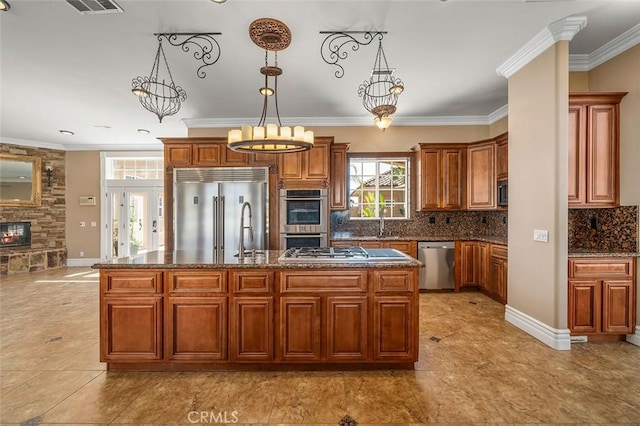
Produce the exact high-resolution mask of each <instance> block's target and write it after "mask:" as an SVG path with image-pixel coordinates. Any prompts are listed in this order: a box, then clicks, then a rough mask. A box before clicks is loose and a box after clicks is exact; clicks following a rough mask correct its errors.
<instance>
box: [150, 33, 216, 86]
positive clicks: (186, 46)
mask: <svg viewBox="0 0 640 426" xmlns="http://www.w3.org/2000/svg"><path fill="white" fill-rule="evenodd" d="M221 34H222V33H155V34H154V35H155V36H157V37H158V40H160V39H161V38H162V37H164V38H165V39H167V41H168V42H169V43H170V44H171V45H172V46H180V48H181V49H182V51H183V52H189V51H190V49H191V48H194V52H193V57H194V58H195V59H196V60H198V61H202V63H203V65H201V66H200V67H199V68H198V70H197V71H196V75H197V76H198V77H200V78H205V77H206V76H207V73H205V72H204V71H203V68H204V67H208V66H210V65H213V64H215V63H216V62H218V59H220V44H219V43H218V41H217V40H216V39H215V38H214V37H213V36H217V35H221ZM182 37H186V38H185V39H184V40H182V41H180V39H181V38H182Z"/></svg>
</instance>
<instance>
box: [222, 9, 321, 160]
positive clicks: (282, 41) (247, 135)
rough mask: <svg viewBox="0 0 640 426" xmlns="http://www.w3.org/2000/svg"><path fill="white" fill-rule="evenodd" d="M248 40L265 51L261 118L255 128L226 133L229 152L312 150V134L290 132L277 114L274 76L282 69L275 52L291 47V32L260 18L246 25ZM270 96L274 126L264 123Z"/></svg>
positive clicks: (245, 127) (303, 131) (276, 80)
mask: <svg viewBox="0 0 640 426" xmlns="http://www.w3.org/2000/svg"><path fill="white" fill-rule="evenodd" d="M249 37H250V38H251V40H252V41H253V42H254V43H255V44H256V45H257V46H258V47H260V48H262V49H264V50H265V57H264V67H262V68H260V74H262V75H264V87H262V88H261V89H260V94H261V95H262V97H263V103H262V115H261V116H260V120H259V121H258V124H257V126H251V125H246V126H242V128H240V129H233V130H230V131H229V134H228V144H227V146H228V147H229V149H231V150H233V151H240V152H253V153H257V152H270V153H287V152H298V151H306V150H308V149H311V148H313V132H312V131H310V130H307V131H305V129H304V127H302V126H295V127H293V129H292V128H291V127H286V126H283V125H282V122H281V121H280V112H279V111H278V76H280V75H282V69H281V68H279V67H278V51H280V50H284V49H286V48H287V47H288V46H289V44H291V31H290V30H289V28H288V27H287V26H286V25H285V24H284V23H282V22H280V21H278V20H275V19H271V18H261V19H257V20H255V21H253V22H252V23H251V25H250V26H249ZM269 52H274V64H273V65H269V63H268V62H269ZM269 78H273V86H270V85H269ZM270 97H273V100H274V103H275V109H276V118H277V124H274V123H266V121H267V110H268V104H269V98H270Z"/></svg>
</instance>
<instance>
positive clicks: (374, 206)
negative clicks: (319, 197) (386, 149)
mask: <svg viewBox="0 0 640 426" xmlns="http://www.w3.org/2000/svg"><path fill="white" fill-rule="evenodd" d="M408 166H409V158H408V157H371V156H370V155H369V156H356V155H353V156H350V157H349V190H348V191H349V192H348V194H349V216H350V217H351V218H352V219H373V218H379V217H384V218H396V219H407V218H408V217H409V188H408V183H409V179H408V177H409V174H408V173H409V172H408V169H409V167H408Z"/></svg>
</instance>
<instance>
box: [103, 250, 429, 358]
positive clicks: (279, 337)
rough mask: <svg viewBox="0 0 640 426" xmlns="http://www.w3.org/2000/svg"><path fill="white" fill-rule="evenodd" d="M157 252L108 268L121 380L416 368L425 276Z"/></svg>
mask: <svg viewBox="0 0 640 426" xmlns="http://www.w3.org/2000/svg"><path fill="white" fill-rule="evenodd" d="M282 254H283V252H282V251H265V252H262V253H257V254H256V253H254V254H253V255H252V256H245V257H244V259H241V260H238V258H237V257H235V256H233V255H231V254H229V255H228V256H227V257H225V256H224V255H223V256H221V257H218V258H216V257H215V255H214V254H213V253H203V252H188V251H183V252H172V253H163V252H152V253H148V254H145V255H140V256H135V257H131V258H125V259H116V260H114V261H110V262H104V263H99V264H96V265H93V268H95V269H100V334H101V336H100V360H101V361H102V362H106V363H107V368H108V369H109V370H140V371H148V370H156V371H164V370H166V371H189V370H194V371H195V370H248V369H273V370H287V369H363V368H371V369H373V368H398V369H399V368H403V369H406V368H409V369H410V368H413V363H414V362H416V361H417V360H418V306H419V303H418V294H419V293H418V268H420V267H421V266H422V264H421V263H420V262H419V261H417V260H416V259H413V258H411V257H407V258H406V259H404V260H403V261H397V260H394V261H375V262H371V261H368V262H357V261H355V262H336V263H330V262H323V263H313V262H310V263H297V262H296V263H286V262H282V261H279V260H278V259H279V258H280V256H281V255H282Z"/></svg>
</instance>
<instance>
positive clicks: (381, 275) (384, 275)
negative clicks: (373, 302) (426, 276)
mask: <svg viewBox="0 0 640 426" xmlns="http://www.w3.org/2000/svg"><path fill="white" fill-rule="evenodd" d="M415 277H416V275H415V272H414V271H373V288H374V291H376V292H391V291H414V290H415Z"/></svg>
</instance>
